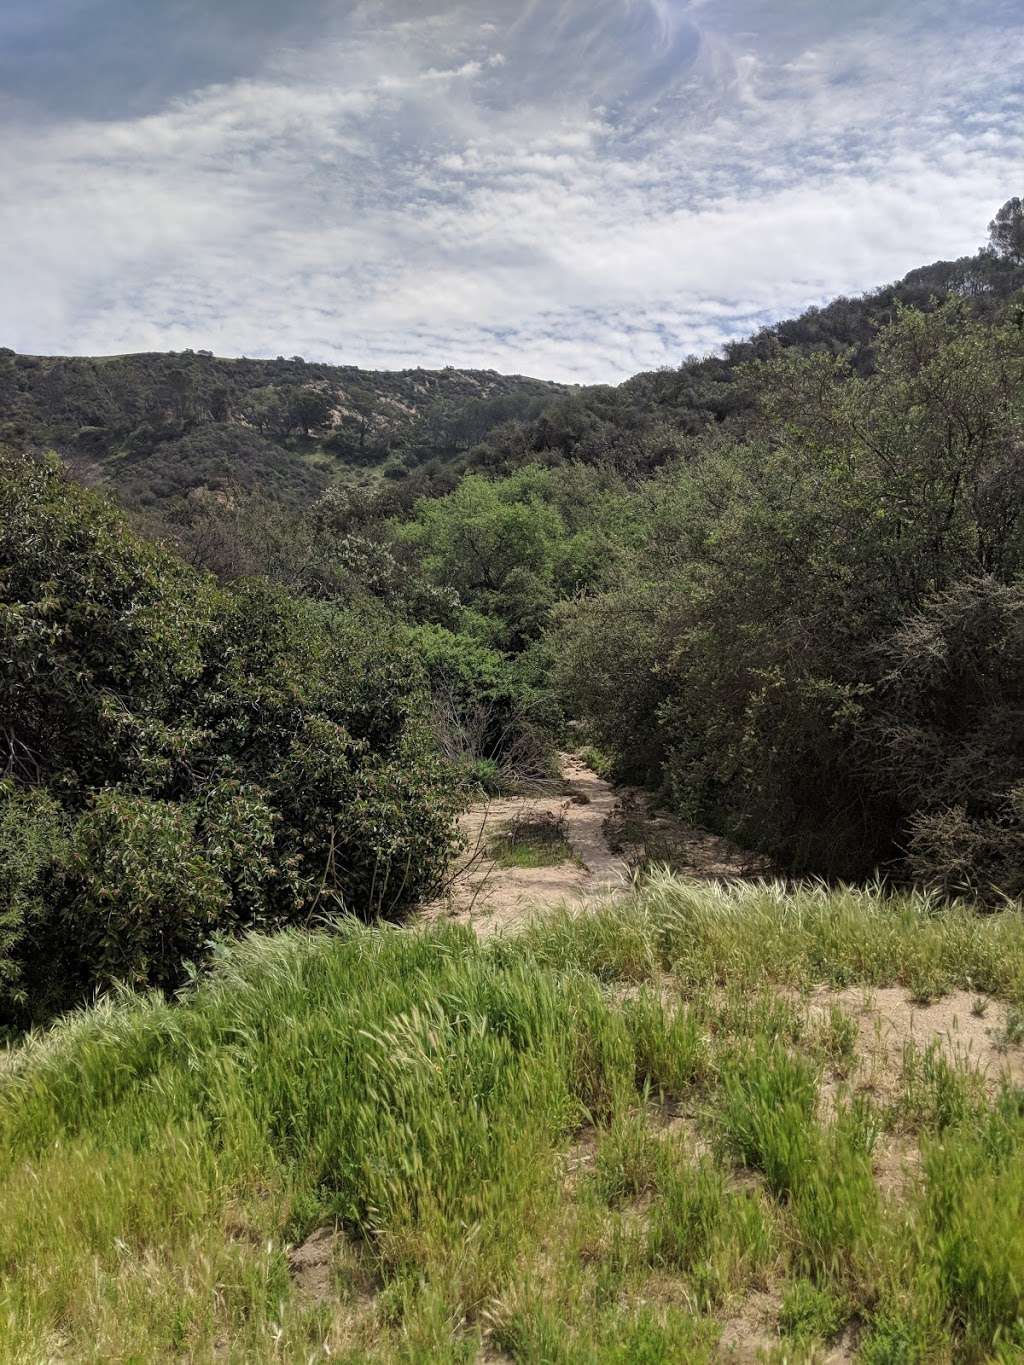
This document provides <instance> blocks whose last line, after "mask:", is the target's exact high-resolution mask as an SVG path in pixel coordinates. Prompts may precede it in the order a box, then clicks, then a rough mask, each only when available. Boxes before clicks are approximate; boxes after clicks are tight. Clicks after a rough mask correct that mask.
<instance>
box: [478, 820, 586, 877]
mask: <svg viewBox="0 0 1024 1365" xmlns="http://www.w3.org/2000/svg"><path fill="white" fill-rule="evenodd" d="M488 852H489V854H490V856H491V857H492V858H493V859H494V861H495V862H496V863H497V864H498V866H499V867H522V868H533V867H558V866H559V865H560V864H561V863H572V862H578V859H577V858H576V855H575V853H574V852H573V848H572V845H571V844H570V843H569V840H568V839H567V838H566V834H565V824H564V821H561V820H559V819H557V818H555V817H554V816H550V817H549V816H543V815H542V816H531V817H529V818H526V819H517V820H513V821H512V822H511V823H510V824H509V825H508V826H507V827H506V828H505V829H501V830H499V831H498V832H497V833H496V834H495V835H494V837H493V838H492V839H491V841H490V844H489V847H488Z"/></svg>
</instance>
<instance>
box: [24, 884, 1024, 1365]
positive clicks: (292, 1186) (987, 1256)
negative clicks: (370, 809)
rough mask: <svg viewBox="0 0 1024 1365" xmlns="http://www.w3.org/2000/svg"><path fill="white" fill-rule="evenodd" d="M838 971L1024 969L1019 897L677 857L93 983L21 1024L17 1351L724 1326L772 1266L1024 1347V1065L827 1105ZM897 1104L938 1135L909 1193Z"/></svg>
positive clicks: (593, 1346) (814, 1296)
mask: <svg viewBox="0 0 1024 1365" xmlns="http://www.w3.org/2000/svg"><path fill="white" fill-rule="evenodd" d="M817 980H826V981H831V982H833V983H837V982H842V983H844V984H845V983H847V982H855V981H856V982H864V983H866V984H871V985H885V984H891V983H893V982H901V983H902V984H903V985H905V986H906V987H907V989H908V991H912V992H915V993H916V992H918V991H919V990H921V989H923V987H924V984H925V983H926V982H927V983H928V989H929V990H939V989H944V988H946V987H947V986H953V985H956V986H962V987H965V988H969V989H971V990H973V991H976V992H990V993H992V994H995V995H998V996H1000V997H1001V998H1002V999H1003V1000H1005V1001H1008V1002H1009V1001H1019V1000H1021V999H1022V998H1024V992H1022V984H1024V931H1022V920H1021V917H1020V915H1019V914H1017V913H1015V912H1013V911H1007V912H1005V913H1004V914H1001V915H995V916H988V917H977V916H972V915H971V914H970V913H969V911H968V909H967V908H966V907H955V908H953V909H952V910H941V909H940V908H939V907H938V906H936V905H934V904H932V903H931V902H929V901H928V900H927V899H925V898H920V897H907V898H897V899H886V898H884V897H881V896H880V895H877V894H873V893H869V892H855V891H840V892H835V893H828V892H826V891H825V890H824V889H822V888H808V889H804V890H797V891H795V892H792V893H786V892H783V890H782V889H781V888H778V887H773V886H760V887H750V888H736V889H726V888H716V887H692V886H689V885H687V884H685V883H681V882H677V881H674V880H673V879H671V878H668V877H665V876H660V875H659V876H656V877H654V878H653V879H652V881H651V883H650V884H649V885H648V886H646V887H643V888H641V889H640V890H639V891H638V892H637V893H636V895H635V896H633V897H632V898H631V899H629V900H628V901H625V902H624V903H622V904H617V905H608V906H605V907H602V908H600V909H598V910H597V912H596V913H595V914H593V916H591V917H589V918H588V917H582V916H576V915H573V914H571V913H570V912H568V911H566V912H564V913H559V914H556V915H554V916H552V917H548V918H547V919H545V920H541V921H538V922H536V923H535V924H533V925H532V926H531V927H530V928H529V929H528V930H527V931H526V932H525V933H524V934H522V935H521V936H519V937H518V938H515V939H511V938H510V939H507V940H499V941H495V942H492V943H489V944H480V943H478V942H477V941H476V939H475V938H473V937H472V935H471V934H469V933H468V931H465V930H462V929H458V928H450V927H448V928H433V929H430V930H426V931H421V930H416V929H412V930H398V929H379V930H374V929H369V928H366V927H364V926H360V925H356V924H352V923H346V924H341V925H339V926H337V928H336V930H335V931H334V932H332V933H329V934H328V933H325V934H322V935H307V934H301V933H297V932H292V933H288V934H284V935H281V936H279V937H276V938H272V939H261V938H252V939H250V940H247V941H245V942H243V943H240V944H238V945H235V946H233V947H231V948H230V949H226V950H224V952H223V953H222V955H221V958H220V960H219V962H218V964H217V966H216V969H215V970H214V972H213V973H212V974H211V975H210V976H209V977H208V978H206V979H205V980H203V981H201V982H200V983H198V984H197V986H196V987H195V989H193V990H191V991H189V992H188V993H186V994H184V995H183V996H182V997H181V998H180V999H178V1000H176V1001H171V1002H168V1001H166V1000H163V999H160V998H157V997H155V996H153V997H145V998H138V997H131V996H125V997H123V998H120V999H115V1000H111V1001H107V1002H103V1003H101V1004H99V1005H97V1006H96V1007H95V1008H93V1009H90V1010H84V1011H81V1012H80V1013H78V1014H76V1015H73V1016H71V1017H69V1018H68V1019H66V1020H64V1021H62V1022H61V1023H59V1024H58V1025H56V1026H55V1027H54V1028H52V1029H50V1030H49V1031H47V1032H43V1033H39V1034H37V1035H34V1036H31V1037H29V1038H27V1039H25V1040H24V1041H23V1042H22V1043H21V1044H19V1045H18V1046H16V1047H13V1048H11V1049H9V1050H8V1051H7V1052H6V1053H5V1054H4V1055H3V1056H2V1058H0V1268H2V1270H0V1360H3V1361H11V1362H32V1365H35V1363H36V1362H39V1361H46V1360H66V1361H78V1360H96V1361H100V1360H104V1361H105V1360H140V1361H141V1360H146V1361H149V1360H157V1361H159V1360H172V1359H173V1360H183V1359H187V1360H196V1361H203V1360H214V1359H217V1360H222V1359H224V1360H238V1361H264V1360H266V1361H271V1360H288V1361H290V1360H307V1359H314V1358H321V1359H322V1358H326V1356H327V1355H329V1356H330V1358H333V1359H350V1360H353V1361H355V1360H360V1361H362V1360H375V1359H376V1360H389V1361H390V1360H410V1361H412V1360H473V1359H475V1358H476V1357H477V1355H478V1354H479V1352H480V1351H481V1350H482V1349H483V1347H484V1345H485V1344H487V1345H488V1346H489V1348H490V1349H500V1350H503V1351H506V1352H508V1353H509V1354H511V1355H513V1356H514V1357H515V1358H516V1359H520V1360H534V1361H538V1362H539V1361H548V1360H565V1361H573V1362H575V1361H584V1360H585V1361H590V1360H594V1361H598V1360H601V1361H603V1360H623V1361H625V1360H632V1359H638V1360H648V1361H662V1360H665V1361H668V1360H677V1359H693V1360H701V1359H711V1358H712V1357H713V1356H714V1353H715V1349H716V1348H715V1342H716V1340H717V1336H718V1332H719V1330H720V1324H721V1320H722V1318H723V1316H724V1315H727V1313H728V1312H729V1311H730V1305H733V1306H735V1305H736V1304H737V1303H738V1302H740V1301H741V1300H742V1297H743V1295H744V1294H746V1293H747V1292H749V1291H750V1290H751V1289H753V1288H756V1287H757V1286H758V1285H761V1286H762V1287H763V1286H765V1285H767V1284H769V1283H773V1282H775V1281H781V1282H784V1283H789V1284H791V1285H793V1286H802V1287H798V1288H793V1289H792V1292H791V1294H790V1297H789V1298H788V1299H786V1302H787V1303H789V1304H790V1308H789V1309H787V1312H788V1313H789V1317H788V1318H785V1315H783V1316H784V1318H785V1320H784V1321H783V1322H782V1324H781V1328H780V1330H790V1332H791V1335H792V1336H793V1337H794V1340H795V1339H797V1338H799V1339H800V1341H801V1342H803V1341H804V1338H805V1337H806V1336H807V1334H808V1333H811V1334H812V1335H813V1331H815V1330H817V1331H818V1332H819V1333H823V1332H825V1331H829V1332H831V1331H834V1330H838V1328H837V1323H838V1321H839V1318H841V1317H842V1316H843V1314H845V1315H846V1317H847V1318H853V1319H855V1320H856V1321H858V1322H861V1323H862V1324H864V1326H863V1349H864V1351H865V1353H866V1358H873V1359H875V1360H879V1361H880V1360H883V1359H887V1358H888V1359H893V1360H896V1359H904V1358H906V1359H912V1358H921V1359H931V1358H934V1359H936V1360H939V1359H944V1358H948V1357H949V1355H950V1354H951V1353H952V1354H956V1355H957V1356H958V1358H963V1359H969V1360H974V1359H978V1360H980V1359H983V1358H985V1357H986V1353H989V1354H991V1353H993V1352H996V1351H999V1350H1010V1349H1011V1348H1012V1349H1016V1345H1022V1346H1024V1338H1021V1335H1020V1325H1019V1323H1020V1319H1021V1317H1022V1314H1024V1299H1022V1293H1024V1291H1022V1288H1021V1286H1022V1285H1024V1234H1022V1233H1021V1232H1020V1227H1021V1226H1022V1225H1024V1217H1022V1215H1024V1206H1022V1204H1021V1193H1020V1192H1021V1190H1022V1189H1024V1166H1022V1162H1024V1118H1022V1117H1021V1106H1020V1104H1019V1101H1018V1099H1017V1097H1015V1096H1014V1095H1013V1094H1012V1093H1011V1092H1009V1091H1007V1092H1006V1093H1005V1094H1004V1095H1003V1096H1002V1097H1001V1098H998V1099H995V1100H993V1099H992V1098H991V1097H990V1096H987V1095H986V1094H985V1092H984V1090H983V1089H982V1088H979V1086H978V1085H977V1084H976V1083H974V1082H972V1081H971V1080H970V1079H969V1078H968V1077H966V1076H965V1075H964V1074H963V1073H962V1071H961V1070H959V1069H958V1068H957V1067H956V1066H955V1065H954V1064H952V1063H949V1062H948V1061H944V1060H943V1059H942V1058H940V1057H938V1056H935V1055H929V1054H927V1053H924V1054H921V1055H919V1056H917V1055H915V1056H909V1055H908V1057H907V1059H906V1060H905V1062H904V1069H903V1074H902V1075H901V1076H899V1077H898V1078H897V1083H898V1089H899V1094H898V1096H897V1100H896V1101H894V1102H893V1103H892V1104H891V1105H889V1106H888V1107H887V1108H880V1107H878V1106H875V1105H872V1103H871V1102H870V1100H868V1099H865V1098H864V1097H861V1096H858V1097H856V1098H849V1097H848V1098H843V1097H840V1100H839V1102H838V1103H837V1104H836V1105H835V1106H833V1108H832V1110H830V1111H829V1114H830V1116H829V1115H828V1114H826V1113H825V1112H824V1111H823V1110H822V1108H821V1106H820V1103H819V1099H818V1091H819V1081H820V1079H821V1076H822V1074H823V1072H824V1071H828V1073H829V1074H831V1075H835V1076H839V1077H843V1076H845V1074H846V1069H848V1067H849V1064H850V1051H851V1048H852V1035H851V1032H850V1029H849V1027H848V1026H846V1025H845V1024H844V1023H843V1021H842V1020H841V1019H838V1018H836V1017H833V1016H829V1017H828V1018H827V1019H826V1021H825V1023H824V1025H821V1024H817V1025H814V1026H813V1027H812V1026H811V1025H809V1024H808V1022H807V1019H806V1018H805V1017H804V1015H803V1014H802V1013H801V1008H800V1005H799V1001H798V1000H796V1001H795V999H794V997H793V995H792V993H791V991H790V990H789V988H790V987H792V986H795V985H805V984H809V983H810V982H813V981H817ZM723 986H726V987H728V989H726V990H723V989H721V988H722V987H723ZM778 987H785V988H786V989H785V990H783V991H782V992H781V993H777V989H776V988H778ZM673 1114H682V1115H684V1116H685V1122H684V1124H683V1126H682V1128H680V1127H679V1126H678V1125H674V1124H672V1123H669V1124H668V1126H666V1124H665V1118H666V1115H667V1116H669V1117H671V1115H673ZM886 1124H887V1125H889V1126H890V1127H891V1128H892V1130H893V1131H894V1132H896V1131H898V1132H900V1133H903V1132H905V1131H906V1130H907V1129H908V1128H909V1129H910V1131H911V1132H913V1133H915V1134H919V1135H920V1143H921V1151H922V1163H923V1164H922V1172H923V1175H922V1179H921V1180H920V1182H919V1183H918V1185H917V1186H916V1187H914V1188H913V1189H911V1190H910V1191H909V1192H908V1194H907V1196H906V1197H905V1198H903V1199H901V1200H899V1201H888V1202H887V1201H883V1200H880V1199H879V1196H878V1192H877V1188H876V1185H875V1182H874V1177H873V1172H872V1160H873V1146H874V1143H875V1140H876V1138H877V1136H878V1132H879V1129H880V1127H881V1126H884V1125H886ZM588 1134H592V1137H588ZM694 1134H696V1135H697V1138H699V1140H700V1144H701V1145H702V1147H703V1155H701V1154H699V1153H697V1154H695V1152H694V1150H693V1143H694V1141H695V1137H694ZM915 1140H916V1139H915ZM574 1154H575V1155H574ZM567 1161H570V1164H571V1163H572V1162H576V1163H577V1165H581V1171H582V1173H581V1174H579V1175H578V1176H577V1177H575V1178H573V1179H571V1180H570V1179H569V1177H568V1176H567V1169H568V1168H567V1166H566V1162H567ZM321 1228H326V1229H328V1230H330V1231H331V1232H332V1234H333V1236H334V1246H335V1252H334V1256H333V1261H332V1264H331V1267H330V1278H329V1284H328V1288H327V1291H326V1292H323V1291H321V1292H319V1293H318V1294H316V1295H311V1294H310V1293H309V1292H307V1291H306V1290H305V1289H304V1288H303V1285H302V1284H301V1283H300V1282H296V1279H295V1277H294V1275H293V1274H292V1271H291V1269H290V1264H289V1249H290V1248H291V1247H292V1246H293V1245H294V1244H295V1243H297V1242H301V1241H302V1240H303V1239H304V1238H305V1237H306V1236H307V1235H308V1234H309V1233H311V1232H312V1231H314V1230H316V1229H321ZM808 1286H810V1287H808ZM787 1292H788V1291H787ZM836 1305H840V1308H841V1311H840V1308H837V1307H836ZM837 1314H838V1317H837ZM790 1319H791V1320H792V1324H791V1328H786V1322H789V1321H790ZM814 1324H818V1327H817V1328H815V1327H814ZM822 1324H826V1325H825V1326H822ZM901 1342H903V1343H907V1342H910V1343H918V1345H917V1346H913V1350H916V1351H918V1355H917V1356H914V1355H913V1354H908V1355H905V1356H900V1355H899V1354H898V1350H901V1349H903V1347H901V1346H899V1343H901ZM922 1342H923V1343H925V1345H924V1346H921V1345H920V1344H921V1343H922ZM1015 1343H1016V1345H1015ZM919 1347H920V1350H919V1349H918V1348H919ZM801 1349H803V1346H801ZM906 1349H907V1351H910V1350H911V1347H910V1346H907V1348H906ZM886 1352H889V1355H888V1356H887V1355H886ZM943 1352H945V1355H943ZM325 1353H326V1355H325Z"/></svg>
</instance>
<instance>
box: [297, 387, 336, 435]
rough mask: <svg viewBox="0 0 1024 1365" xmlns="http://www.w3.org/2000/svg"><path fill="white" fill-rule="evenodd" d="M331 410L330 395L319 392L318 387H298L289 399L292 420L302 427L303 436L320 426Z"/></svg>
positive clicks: (325, 420)
mask: <svg viewBox="0 0 1024 1365" xmlns="http://www.w3.org/2000/svg"><path fill="white" fill-rule="evenodd" d="M332 410H333V404H332V402H331V398H330V395H329V394H326V393H321V392H320V390H319V389H299V391H298V392H297V393H296V394H295V395H294V397H293V398H292V401H291V416H292V420H293V422H294V423H295V425H296V426H299V427H301V428H302V434H303V436H308V435H309V434H310V432H311V431H315V430H316V429H317V427H322V426H323V425H324V424H325V423H326V422H327V419H328V418H329V417H330V415H331V412H332Z"/></svg>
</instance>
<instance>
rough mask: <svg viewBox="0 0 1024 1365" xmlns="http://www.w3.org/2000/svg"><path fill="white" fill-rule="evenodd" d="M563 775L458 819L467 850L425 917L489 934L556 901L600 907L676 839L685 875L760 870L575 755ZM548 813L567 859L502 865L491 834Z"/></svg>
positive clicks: (565, 757)
mask: <svg viewBox="0 0 1024 1365" xmlns="http://www.w3.org/2000/svg"><path fill="white" fill-rule="evenodd" d="M560 769H561V782H560V783H559V784H558V789H557V791H554V792H540V793H538V794H536V795H529V796H509V797H495V798H492V799H490V800H486V801H480V802H477V803H476V804H475V805H473V806H471V807H470V809H469V810H468V811H467V812H466V814H465V816H464V817H463V819H462V833H463V835H464V836H465V839H466V844H467V852H466V854H465V856H464V857H463V859H462V861H461V863H460V864H459V866H458V867H457V869H456V872H455V875H454V877H453V878H452V881H451V884H450V885H449V887H448V889H447V891H446V892H445V894H444V895H443V896H442V897H441V898H440V899H438V900H437V901H435V902H434V903H433V904H432V905H430V906H428V907H427V909H426V915H427V918H428V919H429V920H431V921H440V920H450V921H455V922H456V923H459V924H470V925H472V926H473V928H474V929H475V930H476V931H477V933H479V934H481V935H488V934H494V933H500V932H502V931H503V930H507V929H510V928H513V927H515V926H516V925H517V924H520V923H522V922H523V920H525V919H526V918H528V917H529V916H530V915H531V914H532V913H534V912H536V911H538V910H543V909H545V908H549V907H551V906H553V905H563V904H564V905H576V906H580V905H582V904H585V903H594V904H598V903H600V901H601V900H602V899H604V898H606V897H608V896H614V895H617V894H620V893H622V892H624V891H626V890H627V889H628V888H629V886H630V885H631V883H632V881H633V877H634V874H635V872H636V870H637V868H638V867H639V866H640V865H641V864H642V863H643V862H644V861H645V850H646V849H647V847H648V844H649V843H650V844H651V846H654V844H655V841H656V842H657V846H658V847H661V846H663V845H664V844H665V843H666V842H667V841H668V840H671V841H672V842H673V845H674V846H676V847H678V848H680V849H683V850H685V852H684V854H683V856H682V857H681V860H680V867H681V869H682V870H683V871H684V875H690V876H699V877H706V878H718V877H742V876H748V875H750V874H751V871H752V870H755V869H753V868H752V866H751V863H750V860H749V859H748V858H747V857H746V855H744V854H742V853H741V852H740V851H739V850H737V849H736V848H734V847H733V846H732V845H731V844H729V843H728V841H727V840H725V839H720V838H718V837H717V836H715V835H712V834H708V833H707V832H706V831H704V830H699V829H696V828H693V827H692V826H688V825H685V824H683V823H682V822H680V821H678V820H672V819H671V817H668V816H663V815H660V814H654V813H652V812H651V811H650V809H649V807H648V803H647V801H646V799H645V798H644V796H643V795H642V794H641V793H638V792H635V791H632V790H622V791H617V790H616V789H615V788H613V787H612V786H611V785H610V784H609V783H608V782H606V781H605V780H604V778H602V777H599V776H598V775H597V773H595V772H594V771H593V769H592V768H588V767H587V766H586V764H585V763H583V762H581V760H580V759H579V758H577V757H576V756H575V755H574V754H562V755H560ZM544 817H548V818H554V819H557V820H560V821H561V822H562V825H563V828H564V831H565V836H566V839H567V841H568V843H569V845H570V847H571V850H572V854H573V856H572V858H571V859H570V860H567V861H565V862H563V863H558V864H556V865H554V866H549V867H531V868H526V867H501V866H500V865H499V864H498V863H497V862H496V861H495V859H494V858H493V857H492V856H491V855H490V853H489V851H488V849H489V844H490V842H491V840H492V839H493V837H494V835H495V834H497V833H498V832H499V831H501V830H502V829H504V828H506V827H507V826H508V825H510V824H511V823H512V822H513V821H517V820H518V821H527V820H530V819H534V818H537V819H540V818H544ZM648 835H649V836H650V837H649V838H648Z"/></svg>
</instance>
